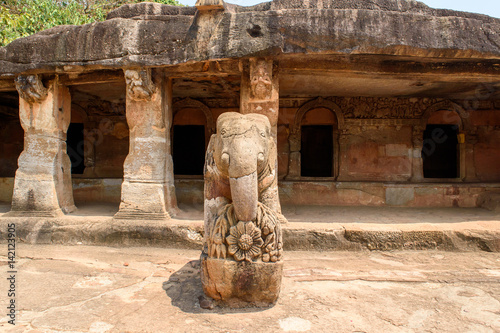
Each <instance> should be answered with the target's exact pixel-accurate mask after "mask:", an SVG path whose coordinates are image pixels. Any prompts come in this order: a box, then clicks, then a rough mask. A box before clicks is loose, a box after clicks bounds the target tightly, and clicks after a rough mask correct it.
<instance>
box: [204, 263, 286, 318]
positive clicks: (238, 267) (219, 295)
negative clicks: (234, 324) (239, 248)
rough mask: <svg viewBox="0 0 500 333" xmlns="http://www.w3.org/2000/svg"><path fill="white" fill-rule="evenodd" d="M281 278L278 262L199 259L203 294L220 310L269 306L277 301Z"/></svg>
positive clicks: (281, 269)
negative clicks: (223, 308) (220, 306)
mask: <svg viewBox="0 0 500 333" xmlns="http://www.w3.org/2000/svg"><path fill="white" fill-rule="evenodd" d="M282 274H283V262H282V261H281V262H278V263H273V262H271V263H269V262H247V261H240V262H237V261H231V260H224V259H215V258H209V257H208V256H207V255H206V254H202V255H201V281H202V283H203V291H204V292H205V294H206V295H207V296H210V297H211V298H213V299H214V300H216V301H217V302H218V304H220V305H223V306H229V307H232V308H241V307H248V306H256V307H268V306H271V305H273V304H274V303H276V301H277V300H278V296H279V293H280V288H281V276H282Z"/></svg>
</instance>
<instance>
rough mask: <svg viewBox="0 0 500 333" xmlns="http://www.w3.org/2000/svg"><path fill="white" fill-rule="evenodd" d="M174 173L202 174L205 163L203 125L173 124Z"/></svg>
mask: <svg viewBox="0 0 500 333" xmlns="http://www.w3.org/2000/svg"><path fill="white" fill-rule="evenodd" d="M172 155H173V159H174V174H176V175H203V166H204V164H205V126H203V125H174V139H173V152H172Z"/></svg>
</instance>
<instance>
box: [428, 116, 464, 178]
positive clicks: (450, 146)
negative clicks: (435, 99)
mask: <svg viewBox="0 0 500 333" xmlns="http://www.w3.org/2000/svg"><path fill="white" fill-rule="evenodd" d="M457 135H458V126H457V125H443V124H439V125H427V127H426V129H425V131H424V141H423V147H422V159H423V164H424V165H423V168H424V178H458V176H459V175H460V170H459V163H458V161H459V159H458V154H459V149H458V138H457Z"/></svg>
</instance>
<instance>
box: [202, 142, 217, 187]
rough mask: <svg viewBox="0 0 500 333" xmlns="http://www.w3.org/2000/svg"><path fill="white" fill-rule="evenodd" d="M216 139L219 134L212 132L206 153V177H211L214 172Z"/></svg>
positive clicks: (204, 173) (204, 171)
mask: <svg viewBox="0 0 500 333" xmlns="http://www.w3.org/2000/svg"><path fill="white" fill-rule="evenodd" d="M216 139H217V136H216V135H215V134H212V135H211V136H210V141H209V142H208V147H207V152H206V153H205V167H204V169H203V175H204V176H205V178H207V177H209V178H211V177H212V176H213V173H214V166H215V161H214V145H215V143H214V142H215V140H216Z"/></svg>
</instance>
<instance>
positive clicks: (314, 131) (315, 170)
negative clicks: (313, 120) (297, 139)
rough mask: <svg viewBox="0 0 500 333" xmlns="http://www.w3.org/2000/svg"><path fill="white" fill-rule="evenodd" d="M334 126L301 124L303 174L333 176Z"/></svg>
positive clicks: (308, 175)
mask: <svg viewBox="0 0 500 333" xmlns="http://www.w3.org/2000/svg"><path fill="white" fill-rule="evenodd" d="M333 154H334V152H333V126H332V125H303V126H301V157H300V161H301V176H303V177H333Z"/></svg>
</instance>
